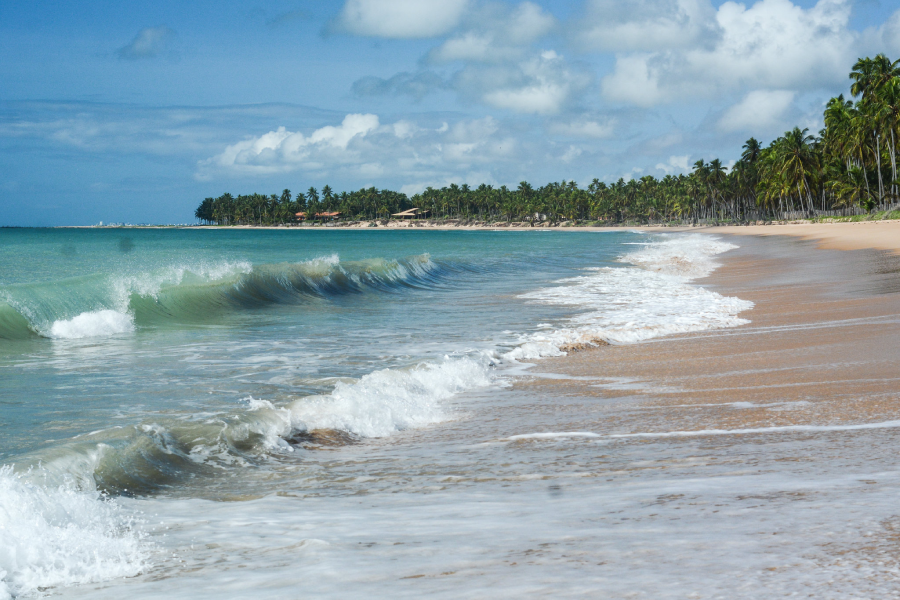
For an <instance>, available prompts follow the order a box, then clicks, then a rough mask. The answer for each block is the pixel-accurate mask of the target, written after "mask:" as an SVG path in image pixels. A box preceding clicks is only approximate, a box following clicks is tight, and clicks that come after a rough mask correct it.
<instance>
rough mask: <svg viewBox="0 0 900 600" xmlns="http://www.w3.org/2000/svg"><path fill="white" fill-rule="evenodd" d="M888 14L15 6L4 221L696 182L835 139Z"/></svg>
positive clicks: (392, 2)
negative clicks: (761, 146)
mask: <svg viewBox="0 0 900 600" xmlns="http://www.w3.org/2000/svg"><path fill="white" fill-rule="evenodd" d="M879 52H884V53H886V54H887V55H888V56H889V57H891V58H892V59H896V58H900V9H898V6H897V5H895V4H893V3H892V2H887V1H885V0H819V1H818V2H812V1H809V0H795V1H793V2H792V1H791V0H758V1H756V2H746V3H736V2H710V1H708V0H636V1H633V2H623V1H616V0H571V1H564V0H559V1H545V2H542V1H526V2H519V1H502V0H501V1H482V0H345V1H340V0H337V1H332V0H320V1H318V2H297V1H288V0H273V1H269V2H254V1H253V0H241V1H232V0H220V1H218V2H202V1H201V2H190V3H187V2H175V1H172V0H157V1H156V2H127V1H126V2H121V1H119V2H112V1H109V0H91V1H90V2H87V1H80V2H79V1H77V0H74V1H73V0H68V1H66V2H53V1H45V0H32V1H29V2H12V1H2V2H0V225H22V226H44V225H90V224H96V223H98V222H100V221H103V222H106V223H109V222H130V223H186V222H192V221H193V220H194V219H193V213H194V209H195V208H196V206H197V204H199V202H200V201H201V200H202V199H203V198H205V197H208V196H218V195H220V194H222V193H224V192H231V193H232V194H240V193H254V192H258V193H266V194H272V193H277V194H280V193H281V191H282V190H283V189H285V188H288V189H291V190H293V192H294V194H296V193H297V192H298V191H302V190H306V189H308V188H309V187H311V186H312V187H316V188H320V189H321V188H322V187H323V186H324V185H326V184H327V185H330V186H331V187H332V188H333V189H335V190H338V191H341V190H353V189H359V188H361V187H369V186H376V187H378V188H389V189H393V190H399V191H403V192H406V193H408V194H410V195H411V194H414V193H417V192H420V191H421V190H423V189H424V188H425V187H427V186H429V185H430V186H434V187H441V186H444V185H448V184H450V183H458V184H462V183H468V184H470V185H478V184H481V183H488V184H491V185H495V186H499V185H508V186H511V187H515V186H516V185H517V184H518V182H520V181H522V180H526V181H529V182H531V183H532V184H534V185H542V184H544V183H547V182H550V181H563V180H566V181H572V180H574V181H576V182H578V183H579V184H580V185H582V186H585V185H587V184H588V183H590V182H591V181H592V180H593V179H595V178H597V179H600V180H601V181H606V182H614V181H616V180H618V179H619V178H625V179H626V180H627V179H629V178H639V177H643V176H645V175H653V176H655V177H663V176H665V175H666V174H669V173H671V174H677V173H687V172H690V170H691V165H692V164H693V163H694V162H695V161H696V160H699V159H705V160H710V159H712V158H719V159H721V160H722V161H723V163H725V164H733V161H734V160H736V159H737V158H739V156H740V153H741V145H742V144H743V143H744V142H745V141H746V140H747V139H748V138H749V137H751V136H753V137H756V138H757V139H759V140H760V141H762V142H763V143H768V142H770V141H771V140H772V139H774V138H775V137H777V136H779V135H781V134H782V133H783V132H784V131H786V130H788V129H791V128H793V127H794V126H800V127H808V128H809V129H810V130H811V131H813V132H817V131H818V130H819V129H820V128H821V127H822V110H823V108H824V105H825V103H826V102H827V100H828V99H829V98H831V97H832V96H835V95H837V94H840V93H844V94H847V93H848V89H849V79H848V73H849V72H850V70H851V68H852V65H853V63H854V62H855V61H856V59H857V58H859V57H862V56H874V55H875V54H877V53H879Z"/></svg>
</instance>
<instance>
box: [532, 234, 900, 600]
mask: <svg viewBox="0 0 900 600" xmlns="http://www.w3.org/2000/svg"><path fill="white" fill-rule="evenodd" d="M715 232H716V233H723V234H731V233H741V234H751V236H741V237H737V236H735V237H734V238H732V239H731V240H729V241H734V242H735V243H736V244H739V245H740V248H739V249H736V250H732V251H730V252H729V253H727V254H725V255H722V256H721V257H720V262H721V263H722V265H723V266H722V267H721V268H720V269H719V270H717V271H716V272H715V273H713V275H712V276H710V277H708V278H706V279H703V280H698V281H697V282H696V283H698V284H700V285H703V286H705V287H708V288H710V289H713V290H715V291H717V292H718V293H720V294H723V295H729V296H738V297H740V298H743V299H747V300H751V301H753V302H754V303H755V307H754V308H753V309H752V310H750V311H747V312H745V313H743V314H742V316H743V317H745V318H747V319H749V320H750V321H751V323H750V324H748V325H745V326H741V327H737V328H734V329H725V330H718V331H710V332H705V333H694V334H689V335H683V336H672V337H668V338H664V339H657V340H653V341H649V342H645V343H639V344H634V345H625V346H602V347H598V348H595V349H589V350H583V351H579V352H577V353H572V354H570V355H569V356H566V357H560V358H555V359H548V360H544V361H540V362H539V363H538V364H537V365H536V366H535V368H534V370H533V374H534V375H535V376H534V377H533V378H532V379H530V380H528V381H525V382H523V383H521V384H520V387H521V388H522V389H527V390H528V391H529V392H530V393H532V394H535V395H538V396H544V397H547V398H554V397H555V398H565V399H566V400H565V403H566V404H571V405H575V406H579V407H580V410H581V411H585V412H583V413H581V414H579V413H578V412H576V411H572V414H571V415H570V419H569V422H566V419H565V418H561V419H560V420H559V422H557V423H556V424H554V429H555V431H566V430H568V431H572V432H575V431H581V432H591V433H592V434H593V435H596V436H597V437H598V438H599V439H600V440H603V444H604V453H605V454H606V455H607V456H608V457H610V458H609V460H610V462H611V463H615V467H614V468H611V467H609V466H608V467H607V468H609V469H610V470H609V471H608V473H609V477H610V479H608V481H610V482H615V483H610V484H609V485H622V482H623V481H631V482H632V483H633V484H638V483H640V484H641V485H648V484H649V485H650V486H651V487H652V486H653V485H656V486H657V487H658V489H659V491H660V494H659V504H660V505H665V506H666V510H665V511H663V510H662V508H660V510H658V511H654V513H655V514H647V513H646V511H645V512H641V511H640V510H638V508H637V506H634V507H632V508H630V509H626V510H624V511H621V510H620V511H619V515H620V517H621V518H625V519H628V522H629V523H631V525H630V527H632V528H635V531H639V530H642V529H644V528H656V531H657V532H658V538H657V540H658V542H657V543H658V544H659V548H660V549H664V548H665V549H667V550H668V551H669V552H671V553H674V554H677V553H678V549H679V548H681V546H680V544H682V543H683V544H688V545H690V546H691V547H692V551H691V553H690V554H688V555H684V554H682V555H680V558H678V559H677V560H673V561H672V562H673V563H674V564H671V565H665V564H661V565H660V573H667V574H666V575H663V576H662V577H664V578H665V579H666V580H667V581H670V582H674V581H678V582H680V583H683V580H685V579H687V580H691V581H692V582H696V580H697V578H703V577H705V576H706V575H708V576H709V578H710V579H711V580H715V585H713V587H712V588H708V589H706V590H703V591H697V592H696V593H697V594H699V595H698V596H697V597H729V596H728V594H726V595H723V596H720V595H718V593H719V592H720V591H722V590H721V589H720V587H719V586H720V585H721V581H720V579H719V578H720V577H721V571H722V570H723V569H726V570H727V569H728V568H732V569H734V570H733V574H734V586H735V587H734V589H733V594H732V595H731V596H730V597H769V596H773V595H775V596H778V597H781V596H782V595H785V596H787V595H789V593H800V594H801V595H803V596H804V597H806V596H807V595H809V596H810V597H818V598H823V597H888V596H891V597H892V596H893V595H894V594H896V593H898V592H900V580H898V579H897V574H898V573H900V546H898V544H897V542H898V531H900V516H898V515H900V505H898V504H897V503H896V498H897V497H898V493H900V458H898V457H897V452H896V449H897V448H898V447H900V294H898V292H900V257H898V256H897V255H896V254H895V252H896V251H897V249H898V243H897V236H896V234H897V232H898V227H897V226H896V225H884V224H875V223H872V224H866V225H855V224H848V225H820V226H802V225H801V226H769V227H757V228H752V227H746V228H738V227H730V228H722V229H720V230H718V231H715ZM772 234H788V235H780V236H776V237H772ZM892 236H893V237H892ZM726 239H728V238H726ZM867 246H870V247H878V248H883V250H871V249H869V250H850V251H846V250H828V249H822V248H823V247H825V248H847V249H852V248H861V247H867ZM891 251H893V252H891ZM541 374H545V375H544V376H541ZM586 415H589V417H588V418H587V419H585V416H586ZM560 416H561V415H560ZM535 439H537V438H535ZM532 443H534V440H532ZM626 456H627V457H628V458H627V459H626V458H624V457H626ZM598 475H599V474H598ZM624 485H625V487H624V488H623V489H628V488H627V485H628V484H624ZM675 511H678V512H675ZM720 511H721V512H720ZM716 513H718V514H716ZM623 515H624V516H623ZM675 515H677V516H675ZM724 515H727V516H724ZM651 517H652V518H651ZM610 518H612V515H610ZM673 519H680V522H673ZM704 531H705V533H704ZM635 535H636V534H635ZM704 536H705V540H706V541H705V542H702V541H701V542H698V541H697V540H698V539H699V540H703V539H704ZM751 539H752V540H753V542H752V543H750V542H749V541H748V540H751ZM626 547H627V544H626ZM661 551H662V550H661ZM717 552H718V553H719V554H718V556H719V558H716V556H717ZM736 552H737V553H738V554H740V555H743V556H744V560H745V562H744V563H743V564H740V566H734V564H735V560H736V556H735V553H736ZM665 562H667V561H665V560H663V561H662V563H665ZM738 562H739V560H738ZM704 564H705V566H704ZM725 565H732V566H730V567H727V566H725ZM678 569H682V570H681V571H680V574H678V575H676V573H677V572H678ZM680 583H679V585H680ZM689 587H690V586H689ZM643 589H644V590H645V591H647V590H651V589H657V587H656V585H648V586H647V587H645V588H643ZM639 597H643V596H639ZM673 597H681V596H678V595H677V594H675V595H673ZM684 597H690V596H684Z"/></svg>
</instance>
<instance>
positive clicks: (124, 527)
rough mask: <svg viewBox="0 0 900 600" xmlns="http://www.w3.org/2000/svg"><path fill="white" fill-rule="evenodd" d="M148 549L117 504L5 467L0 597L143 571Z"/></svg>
mask: <svg viewBox="0 0 900 600" xmlns="http://www.w3.org/2000/svg"><path fill="white" fill-rule="evenodd" d="M146 560H147V555H146V549H145V547H144V544H143V542H142V540H141V538H140V536H139V535H138V534H137V533H135V530H134V528H133V522H132V521H131V520H130V519H128V518H126V517H125V516H124V515H123V514H122V512H121V511H120V510H119V508H118V507H117V505H116V504H114V503H113V502H111V501H108V500H102V499H100V497H99V495H98V494H96V493H87V492H84V491H79V490H77V489H75V487H74V486H69V485H62V486H58V487H45V486H42V485H35V484H34V483H31V482H29V481H27V480H26V478H25V477H23V476H22V475H17V474H15V473H13V472H12V469H11V467H8V466H6V467H0V600H8V599H9V598H12V597H23V596H27V595H31V594H34V593H37V592H39V591H41V590H43V589H45V588H49V587H56V586H65V585H72V584H78V583H88V582H94V581H104V580H107V579H110V578H114V577H128V576H133V575H136V574H137V573H139V572H140V571H141V570H142V569H143V568H144V565H145V563H146Z"/></svg>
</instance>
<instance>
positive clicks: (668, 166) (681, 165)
mask: <svg viewBox="0 0 900 600" xmlns="http://www.w3.org/2000/svg"><path fill="white" fill-rule="evenodd" d="M689 158H690V156H688V155H687V154H685V155H684V156H670V157H669V160H668V162H665V163H659V164H658V165H656V168H657V169H659V170H660V171H662V172H663V173H665V174H666V175H669V174H671V173H687V172H688V171H690V170H691V168H690V167H689V166H688V159H689Z"/></svg>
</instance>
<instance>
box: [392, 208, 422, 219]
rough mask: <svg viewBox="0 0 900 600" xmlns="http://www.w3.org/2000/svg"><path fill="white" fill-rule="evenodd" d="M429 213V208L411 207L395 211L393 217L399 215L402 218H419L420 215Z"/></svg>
mask: <svg viewBox="0 0 900 600" xmlns="http://www.w3.org/2000/svg"><path fill="white" fill-rule="evenodd" d="M427 214H428V211H427V210H422V209H419V208H410V209H409V210H404V211H403V212H398V213H394V214H392V215H391V216H392V217H399V218H401V219H417V218H419V217H424V216H425V215H427Z"/></svg>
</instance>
